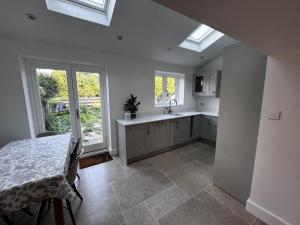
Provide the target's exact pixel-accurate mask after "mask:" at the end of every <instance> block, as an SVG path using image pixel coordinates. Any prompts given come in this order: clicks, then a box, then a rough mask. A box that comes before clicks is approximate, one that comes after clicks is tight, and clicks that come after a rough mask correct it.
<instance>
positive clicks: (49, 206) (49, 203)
mask: <svg viewBox="0 0 300 225" xmlns="http://www.w3.org/2000/svg"><path fill="white" fill-rule="evenodd" d="M51 203H52V200H51V199H48V210H50V208H51Z"/></svg>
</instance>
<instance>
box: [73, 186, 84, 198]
mask: <svg viewBox="0 0 300 225" xmlns="http://www.w3.org/2000/svg"><path fill="white" fill-rule="evenodd" d="M72 188H73V191H75V193H76V194H77V196H78V197H79V198H80V199H81V201H83V198H82V196H81V195H80V193H79V191H78V190H77V188H76V186H75V184H73V185H72Z"/></svg>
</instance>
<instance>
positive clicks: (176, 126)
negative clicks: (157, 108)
mask: <svg viewBox="0 0 300 225" xmlns="http://www.w3.org/2000/svg"><path fill="white" fill-rule="evenodd" d="M176 129H178V120H177V121H176Z"/></svg>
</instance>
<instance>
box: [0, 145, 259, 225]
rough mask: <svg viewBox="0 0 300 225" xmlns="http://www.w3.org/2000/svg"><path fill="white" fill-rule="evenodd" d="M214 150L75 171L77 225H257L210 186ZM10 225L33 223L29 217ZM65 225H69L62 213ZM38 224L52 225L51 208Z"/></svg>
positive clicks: (188, 149)
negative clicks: (79, 197) (76, 176)
mask: <svg viewBox="0 0 300 225" xmlns="http://www.w3.org/2000/svg"><path fill="white" fill-rule="evenodd" d="M213 161H214V148H213V147H211V146H208V145H206V144H203V143H194V144H191V145H189V146H185V147H182V148H179V149H176V150H174V151H171V152H168V153H165V154H162V155H158V156H155V157H152V158H150V159H147V160H143V161H140V162H137V163H134V164H131V165H129V166H126V165H123V164H122V163H121V162H120V161H119V159H118V158H114V160H113V161H110V162H107V163H104V164H100V165H97V166H93V167H88V168H85V169H82V170H80V172H79V173H80V176H81V179H80V180H79V181H77V186H78V189H79V191H80V192H81V194H82V196H83V197H84V201H83V202H81V201H80V200H79V199H78V198H77V199H75V200H73V201H72V207H73V211H74V213H75V217H76V221H77V225H197V224H199V225H262V224H263V223H262V222H261V221H259V220H257V219H256V218H255V217H254V216H252V215H250V214H249V213H248V212H246V211H245V209H244V205H242V204H241V203H240V202H239V201H237V200H235V199H234V198H232V197H231V196H229V195H228V194H226V193H224V192H223V191H222V190H220V189H219V188H217V187H216V186H214V185H212V173H213ZM20 216H21V215H16V216H15V221H14V222H15V224H16V225H18V224H20V225H27V224H28V225H29V224H33V219H32V218H31V217H29V216H25V217H20ZM65 217H66V224H72V223H71V221H70V218H69V215H68V212H67V210H66V211H65ZM0 224H1V222H0ZM42 224H43V225H52V224H54V222H53V213H52V210H50V211H48V212H47V213H45V215H44V217H43V221H42Z"/></svg>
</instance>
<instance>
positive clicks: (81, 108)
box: [72, 66, 106, 152]
mask: <svg viewBox="0 0 300 225" xmlns="http://www.w3.org/2000/svg"><path fill="white" fill-rule="evenodd" d="M72 77H73V89H74V102H75V113H76V119H77V133H78V134H79V136H81V139H82V146H83V148H84V150H85V152H90V151H94V150H97V149H103V148H106V135H105V134H106V133H105V130H106V129H105V123H104V121H105V110H104V107H105V98H104V94H105V82H104V79H103V72H102V71H100V70H99V68H93V67H87V66H73V67H72Z"/></svg>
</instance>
